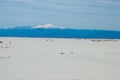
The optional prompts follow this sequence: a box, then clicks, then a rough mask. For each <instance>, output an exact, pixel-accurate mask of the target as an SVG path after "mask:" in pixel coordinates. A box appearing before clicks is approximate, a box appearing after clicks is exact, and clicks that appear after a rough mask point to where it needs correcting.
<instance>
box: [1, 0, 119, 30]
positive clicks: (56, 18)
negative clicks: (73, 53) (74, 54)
mask: <svg viewBox="0 0 120 80" xmlns="http://www.w3.org/2000/svg"><path fill="white" fill-rule="evenodd" d="M43 24H52V25H55V26H58V27H68V28H80V29H110V30H120V0H0V27H14V26H27V25H32V26H33V25H43Z"/></svg>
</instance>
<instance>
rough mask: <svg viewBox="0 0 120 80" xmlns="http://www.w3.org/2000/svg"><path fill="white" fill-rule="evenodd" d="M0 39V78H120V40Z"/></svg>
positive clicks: (62, 79) (77, 79)
mask: <svg viewBox="0 0 120 80" xmlns="http://www.w3.org/2000/svg"><path fill="white" fill-rule="evenodd" d="M0 41H1V43H0V80H120V40H113V41H112V40H95V39H92V40H90V39H87V40H85V39H55V38H53V39H50V38H49V39H47V38H0Z"/></svg>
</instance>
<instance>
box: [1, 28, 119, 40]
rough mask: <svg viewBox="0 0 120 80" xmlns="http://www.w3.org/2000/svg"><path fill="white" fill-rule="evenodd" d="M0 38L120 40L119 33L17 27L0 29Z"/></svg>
mask: <svg viewBox="0 0 120 80" xmlns="http://www.w3.org/2000/svg"><path fill="white" fill-rule="evenodd" d="M0 37H34V38H86V39H87V38H88V39H93V38H95V39H120V31H110V30H85V29H84V30H83V29H67V28H64V29H61V28H30V27H17V28H10V29H0Z"/></svg>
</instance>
